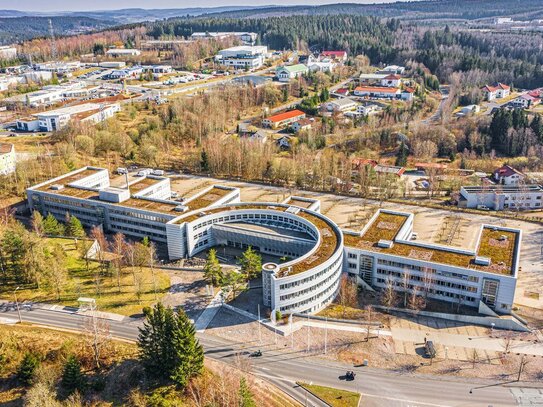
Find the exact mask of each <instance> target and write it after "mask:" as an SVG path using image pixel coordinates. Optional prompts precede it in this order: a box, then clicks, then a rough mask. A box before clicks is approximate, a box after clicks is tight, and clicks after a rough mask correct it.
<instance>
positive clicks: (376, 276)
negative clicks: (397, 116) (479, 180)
mask: <svg viewBox="0 0 543 407" xmlns="http://www.w3.org/2000/svg"><path fill="white" fill-rule="evenodd" d="M170 196H171V191H170V179H169V178H166V177H158V176H146V177H141V178H139V179H137V180H135V181H132V182H131V183H130V184H129V185H125V186H121V187H120V188H113V187H111V186H110V182H109V175H108V171H107V170H106V169H102V168H95V167H85V168H82V169H80V170H77V171H73V172H71V173H68V174H66V175H64V176H61V177H57V178H55V179H52V180H49V181H47V182H44V183H41V184H39V185H36V186H34V187H31V188H29V189H27V197H28V203H29V206H30V209H31V210H38V211H40V212H41V213H42V214H44V215H46V214H48V213H51V214H52V215H54V216H55V217H57V218H58V219H59V220H64V219H65V216H66V213H67V212H68V213H70V214H72V215H74V216H77V217H78V218H79V219H80V220H81V222H82V223H83V224H84V225H86V226H93V225H101V226H102V227H103V228H104V230H105V231H106V232H111V233H115V232H122V233H125V234H127V235H130V236H133V237H136V238H143V237H149V238H150V239H152V240H154V241H156V242H159V243H163V244H165V245H166V246H167V251H168V255H169V258H170V259H172V260H174V259H180V258H186V257H192V256H194V255H196V254H197V253H199V252H201V251H204V250H207V249H210V248H212V247H216V246H223V247H226V246H229V247H234V248H238V249H245V248H247V247H249V246H250V247H252V248H254V249H255V250H257V251H258V252H261V253H265V254H268V255H272V256H275V257H276V258H277V259H281V258H283V257H288V259H287V260H281V261H279V260H278V261H277V262H269V263H266V264H264V265H263V266H262V286H263V302H264V304H265V305H267V306H269V307H270V308H271V309H275V310H279V311H281V312H282V313H293V312H302V313H315V312H318V311H319V310H321V309H322V308H324V307H325V306H327V305H328V304H329V303H330V302H332V301H333V299H334V298H335V297H336V295H337V293H338V290H339V286H340V280H341V277H342V276H343V275H344V273H347V274H348V275H350V276H351V277H352V278H354V279H356V280H357V281H358V283H359V284H362V285H370V286H373V287H377V288H382V287H385V286H386V285H387V284H389V283H390V281H391V279H392V280H393V282H394V287H395V288H396V289H397V290H400V291H401V290H403V289H404V287H405V289H407V290H416V291H417V292H419V290H420V292H421V293H422V294H421V295H425V296H428V297H429V298H435V299H440V300H444V301H449V302H455V303H457V302H461V303H463V304H467V305H470V306H474V307H477V306H478V305H480V302H483V303H485V304H486V305H487V306H488V307H490V308H493V309H495V310H496V311H498V312H501V313H510V311H511V306H512V303H513V297H514V292H515V286H516V277H517V272H518V261H519V259H518V255H519V248H520V241H521V232H520V231H519V230H515V229H508V228H498V227H495V226H485V225H483V226H482V227H481V230H480V233H479V238H478V241H477V246H476V248H473V249H462V248H454V247H447V246H441V245H435V244H428V243H421V242H414V241H411V240H410V237H411V235H412V226H413V215H412V214H408V213H401V212H392V211H384V210H380V211H378V212H377V213H376V214H375V215H374V217H373V218H372V219H371V221H370V222H369V223H368V225H367V226H366V227H365V228H364V229H363V230H362V231H361V232H354V231H341V230H340V229H339V227H338V226H337V225H336V224H335V223H334V222H333V221H332V220H331V219H329V218H328V217H326V216H324V215H322V214H321V213H320V201H318V200H315V199H310V198H301V197H289V198H287V199H286V200H285V201H284V202H283V203H262V202H247V203H243V202H240V190H239V189H238V188H234V187H226V186H221V185H213V186H211V187H209V188H207V189H206V190H204V191H202V192H201V193H199V194H197V195H195V196H192V197H189V198H187V199H185V200H183V201H172V200H170V199H169V197H170ZM402 282H404V283H405V285H403V286H402V284H404V283H402Z"/></svg>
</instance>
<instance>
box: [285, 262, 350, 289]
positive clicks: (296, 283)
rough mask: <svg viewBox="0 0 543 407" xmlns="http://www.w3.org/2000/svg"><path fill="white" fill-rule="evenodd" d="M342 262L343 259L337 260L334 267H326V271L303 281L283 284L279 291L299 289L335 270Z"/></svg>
mask: <svg viewBox="0 0 543 407" xmlns="http://www.w3.org/2000/svg"><path fill="white" fill-rule="evenodd" d="M340 260H341V259H338V260H336V261H335V262H334V263H333V264H332V265H330V266H328V267H326V268H325V269H324V270H321V271H319V272H318V273H315V274H313V275H311V276H309V277H305V278H303V279H301V280H296V281H293V282H291V283H286V284H281V285H280V286H279V289H280V290H287V289H289V288H293V287H298V286H300V285H305V284H306V283H309V282H310V281H313V280H315V279H317V278H319V277H321V276H322V275H324V274H326V273H328V272H329V271H330V270H331V269H334V268H335V267H336V266H337V263H338V262H339V261H340Z"/></svg>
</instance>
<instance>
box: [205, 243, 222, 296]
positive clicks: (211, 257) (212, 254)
mask: <svg viewBox="0 0 543 407" xmlns="http://www.w3.org/2000/svg"><path fill="white" fill-rule="evenodd" d="M204 277H205V279H206V281H207V282H208V283H209V284H211V285H213V286H215V287H219V286H220V285H221V284H222V280H223V273H222V267H221V265H220V264H219V260H218V259H217V251H216V250H215V249H211V250H210V251H209V253H208V255H207V260H206V264H205V266H204Z"/></svg>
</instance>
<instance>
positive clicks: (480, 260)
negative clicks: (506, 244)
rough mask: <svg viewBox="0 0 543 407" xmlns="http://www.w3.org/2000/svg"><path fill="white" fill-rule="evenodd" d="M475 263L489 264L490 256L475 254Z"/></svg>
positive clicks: (480, 264)
mask: <svg viewBox="0 0 543 407" xmlns="http://www.w3.org/2000/svg"><path fill="white" fill-rule="evenodd" d="M475 264H478V265H479V266H490V258H489V257H483V256H477V257H475Z"/></svg>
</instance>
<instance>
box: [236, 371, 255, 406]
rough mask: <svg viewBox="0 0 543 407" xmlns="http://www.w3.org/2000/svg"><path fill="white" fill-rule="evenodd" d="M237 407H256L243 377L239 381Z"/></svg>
mask: <svg viewBox="0 0 543 407" xmlns="http://www.w3.org/2000/svg"><path fill="white" fill-rule="evenodd" d="M239 407H256V403H255V400H254V398H253V394H252V393H251V390H249V386H248V385H247V380H245V377H242V378H241V379H240V381H239Z"/></svg>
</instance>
